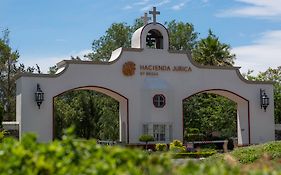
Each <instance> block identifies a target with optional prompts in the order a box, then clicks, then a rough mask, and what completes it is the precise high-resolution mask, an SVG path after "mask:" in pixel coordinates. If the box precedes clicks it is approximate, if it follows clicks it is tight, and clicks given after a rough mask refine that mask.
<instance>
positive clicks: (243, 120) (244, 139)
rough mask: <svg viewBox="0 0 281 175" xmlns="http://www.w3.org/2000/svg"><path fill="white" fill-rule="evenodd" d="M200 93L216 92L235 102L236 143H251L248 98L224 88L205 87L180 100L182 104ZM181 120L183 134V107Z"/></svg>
mask: <svg viewBox="0 0 281 175" xmlns="http://www.w3.org/2000/svg"><path fill="white" fill-rule="evenodd" d="M202 93H210V94H216V95H219V96H223V97H226V98H227V99H229V100H231V101H233V102H235V103H236V106H237V118H236V121H237V137H238V145H241V146H242V145H249V144H251V129H250V104H249V100H248V99H246V98H244V97H242V96H240V95H238V94H236V93H234V92H232V91H229V90H226V89H207V90H201V91H198V92H195V93H193V94H191V95H189V96H188V97H186V98H184V99H183V100H182V105H183V104H184V101H185V100H188V99H190V98H191V97H192V96H194V95H197V94H202ZM182 114H183V115H182V121H183V126H182V127H183V131H182V132H183V135H184V132H185V129H186V128H185V127H184V109H183V112H182Z"/></svg>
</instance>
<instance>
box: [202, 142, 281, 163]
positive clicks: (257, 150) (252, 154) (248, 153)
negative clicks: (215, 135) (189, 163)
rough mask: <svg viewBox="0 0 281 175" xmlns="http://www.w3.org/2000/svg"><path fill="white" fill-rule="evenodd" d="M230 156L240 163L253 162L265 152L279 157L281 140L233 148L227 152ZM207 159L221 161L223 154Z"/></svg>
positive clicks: (273, 157)
mask: <svg viewBox="0 0 281 175" xmlns="http://www.w3.org/2000/svg"><path fill="white" fill-rule="evenodd" d="M229 154H230V155H231V156H233V157H234V158H235V159H237V160H238V161H239V162H240V163H242V164H248V163H253V162H255V161H256V160H258V159H260V158H262V157H263V156H264V155H265V154H267V155H268V156H269V157H271V158H272V159H281V141H274V142H269V143H266V144H261V145H253V146H248V147H243V148H237V149H234V151H231V152H229ZM208 159H209V160H207V161H211V162H212V161H222V160H223V155H222V154H218V155H214V156H211V157H210V158H208Z"/></svg>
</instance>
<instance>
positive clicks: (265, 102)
mask: <svg viewBox="0 0 281 175" xmlns="http://www.w3.org/2000/svg"><path fill="white" fill-rule="evenodd" d="M260 101H261V102H260V103H261V109H262V108H263V109H264V111H266V108H267V106H268V105H269V98H268V96H267V95H266V93H265V90H264V89H260Z"/></svg>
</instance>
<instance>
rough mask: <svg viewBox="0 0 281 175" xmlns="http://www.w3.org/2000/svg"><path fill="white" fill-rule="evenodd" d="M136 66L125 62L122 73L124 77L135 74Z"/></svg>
mask: <svg viewBox="0 0 281 175" xmlns="http://www.w3.org/2000/svg"><path fill="white" fill-rule="evenodd" d="M135 70H136V64H135V63H134V62H132V61H127V62H126V63H124V64H123V68H122V72H123V74H124V75H125V76H133V75H134V74H135Z"/></svg>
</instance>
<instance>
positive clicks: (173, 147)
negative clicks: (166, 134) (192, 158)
mask: <svg viewBox="0 0 281 175" xmlns="http://www.w3.org/2000/svg"><path fill="white" fill-rule="evenodd" d="M170 151H172V152H177V153H178V152H184V151H185V146H183V144H182V142H181V141H180V140H173V142H172V143H170Z"/></svg>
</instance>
